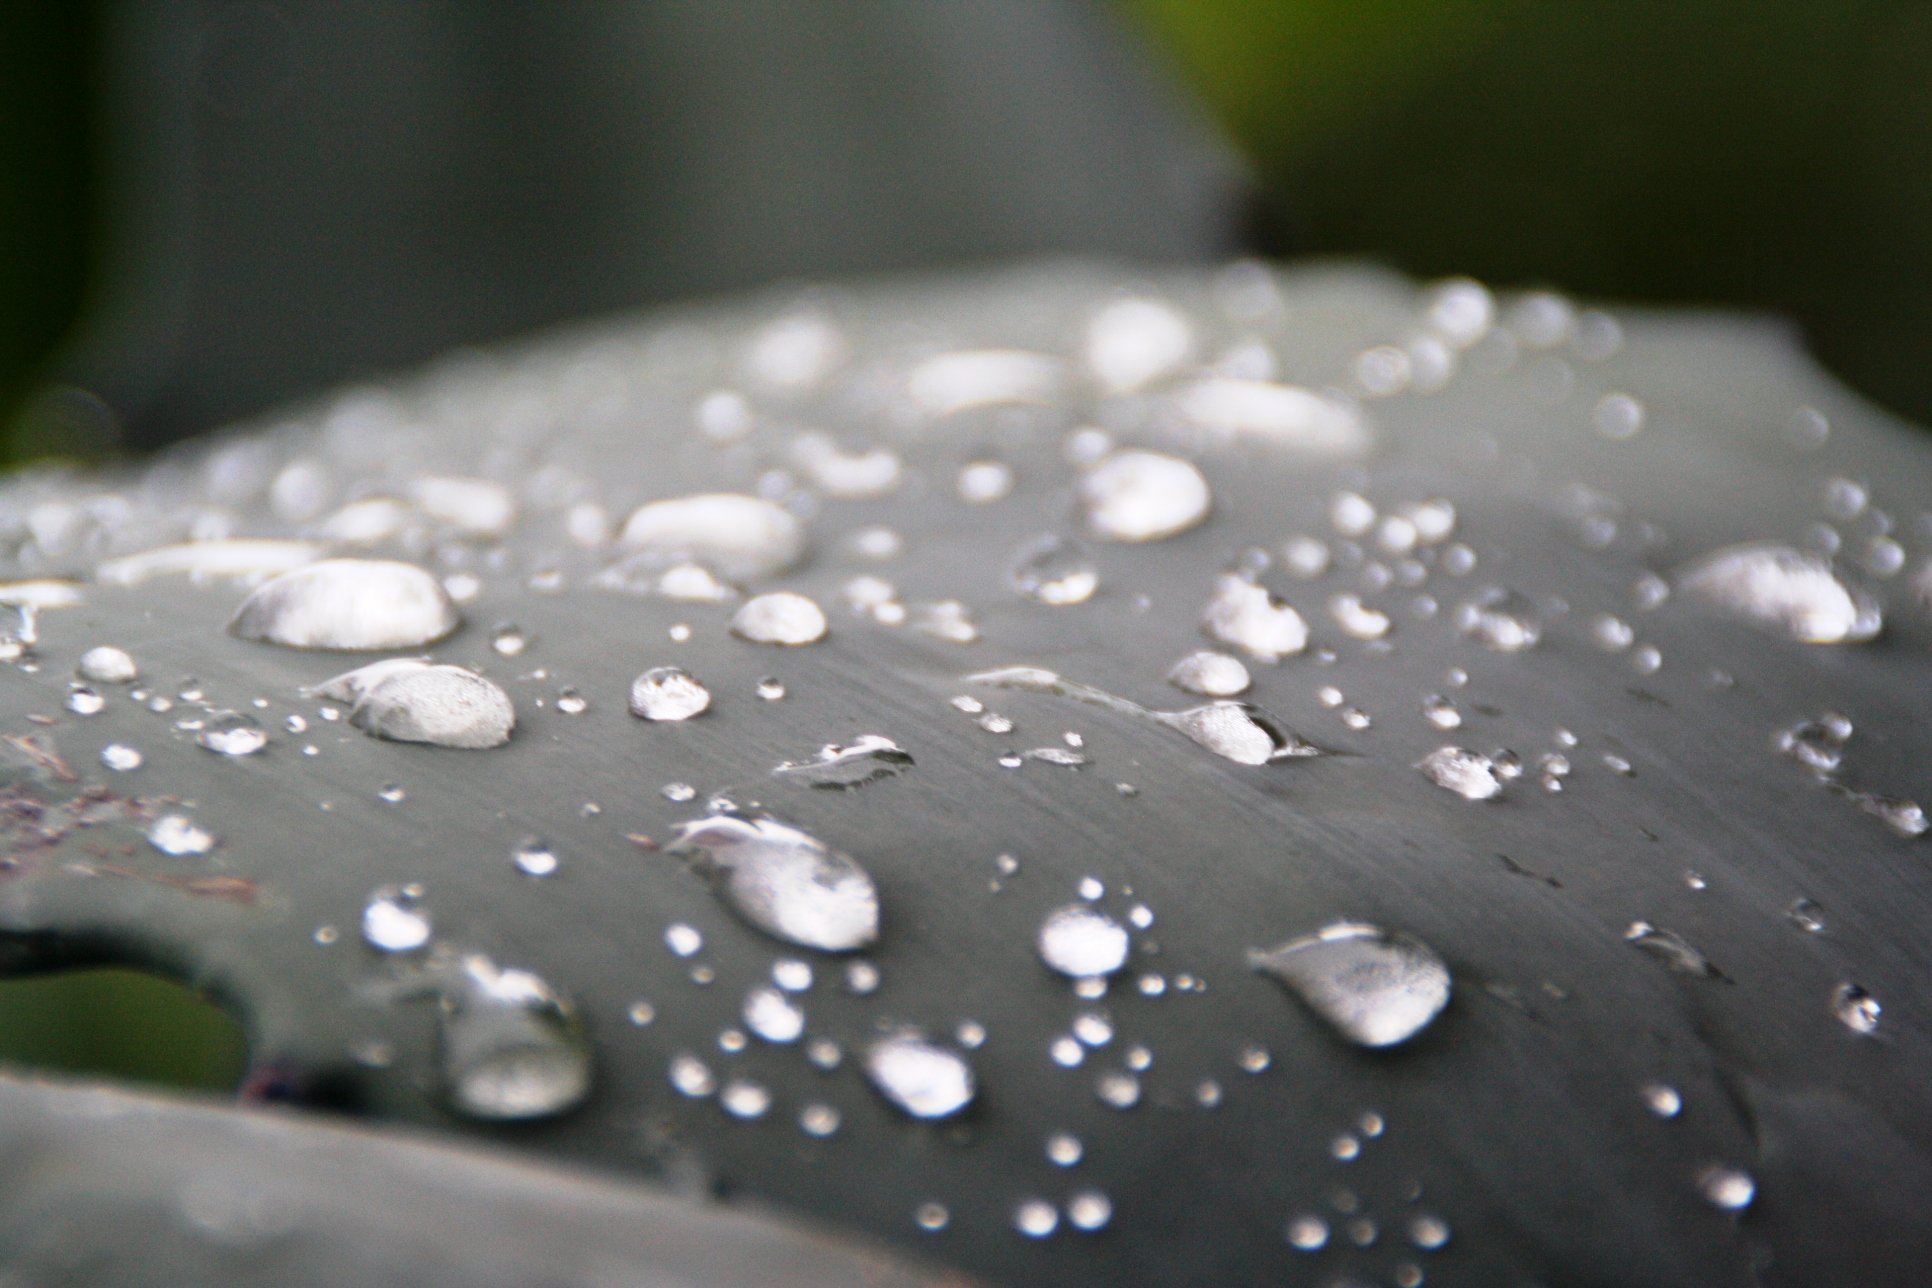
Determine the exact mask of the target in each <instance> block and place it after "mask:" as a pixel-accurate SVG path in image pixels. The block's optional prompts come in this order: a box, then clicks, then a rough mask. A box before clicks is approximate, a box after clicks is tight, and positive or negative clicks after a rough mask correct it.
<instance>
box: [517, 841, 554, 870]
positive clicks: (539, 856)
mask: <svg viewBox="0 0 1932 1288" xmlns="http://www.w3.org/2000/svg"><path fill="white" fill-rule="evenodd" d="M510 862H511V863H512V864H514V865H515V867H516V870H517V871H519V872H521V873H523V875H524V876H526V877H547V876H549V875H550V874H551V873H552V872H555V871H556V870H557V852H556V851H555V850H553V849H551V848H550V847H549V846H548V845H547V844H545V843H544V841H543V840H542V839H541V838H539V837H535V836H528V837H525V838H524V839H523V840H521V841H519V842H518V843H517V846H516V848H515V849H513V850H511V851H510Z"/></svg>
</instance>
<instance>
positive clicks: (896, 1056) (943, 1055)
mask: <svg viewBox="0 0 1932 1288" xmlns="http://www.w3.org/2000/svg"><path fill="white" fill-rule="evenodd" d="M865 1073H866V1076H867V1077H868V1078H870V1079H871V1080H872V1085H873V1086H874V1087H876V1088H878V1090H879V1092H880V1094H882V1095H883V1096H885V1097H886V1099H888V1100H890V1101H891V1102H892V1103H893V1104H895V1105H897V1106H898V1107H899V1108H901V1109H903V1110H905V1111H906V1112H907V1113H908V1114H911V1115H912V1116H913V1117H914V1118H924V1119H937V1118H949V1117H951V1116H952V1115H954V1114H957V1113H959V1112H960V1111H961V1110H963V1109H965V1108H966V1106H967V1105H968V1104H970V1103H972V1099H973V1094H974V1084H973V1070H972V1066H970V1065H968V1064H967V1063H966V1059H965V1057H964V1056H962V1055H960V1054H959V1053H958V1052H957V1051H954V1050H952V1049H951V1048H949V1047H944V1046H941V1045H939V1044H938V1043H936V1042H932V1041H929V1040H928V1039H926V1038H924V1037H922V1036H920V1035H919V1034H917V1033H915V1032H912V1031H909V1030H908V1031H901V1032H899V1033H895V1034H891V1035H889V1036H887V1037H883V1038H880V1039H879V1040H877V1041H876V1042H874V1043H872V1045H871V1046H869V1047H867V1048H866V1052H865Z"/></svg>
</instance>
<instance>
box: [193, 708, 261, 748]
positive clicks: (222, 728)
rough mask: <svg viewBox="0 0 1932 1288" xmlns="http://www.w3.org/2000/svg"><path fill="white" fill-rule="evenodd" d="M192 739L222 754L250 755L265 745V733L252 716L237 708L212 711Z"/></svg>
mask: <svg viewBox="0 0 1932 1288" xmlns="http://www.w3.org/2000/svg"><path fill="white" fill-rule="evenodd" d="M195 742H196V744H197V745H199V746H202V747H205V748H207V749H208V750H209V751H212V752H215V753H217V754H219V755H223V756H252V755H254V754H255V753H256V752H258V751H260V750H261V749H262V748H264V747H266V746H268V733H267V731H266V730H264V729H263V728H262V724H261V721H259V720H257V719H255V717H254V716H251V715H248V714H246V713H244V712H240V711H216V712H213V713H211V714H210V715H209V717H208V719H207V722H206V723H205V724H204V725H203V726H202V728H201V732H199V733H197V734H196V735H195Z"/></svg>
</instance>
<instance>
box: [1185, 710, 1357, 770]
mask: <svg viewBox="0 0 1932 1288" xmlns="http://www.w3.org/2000/svg"><path fill="white" fill-rule="evenodd" d="M1149 714H1151V715H1152V716H1153V718H1154V719H1155V720H1156V721H1158V722H1159V723H1161V724H1164V725H1166V726H1168V727H1169V728H1170V729H1177V730H1179V731H1180V732H1181V733H1184V734H1186V735H1187V736H1188V737H1189V738H1191V739H1193V740H1194V741H1195V742H1196V743H1198V744H1199V745H1201V746H1203V747H1205V748H1207V749H1208V750H1209V751H1211V752H1213V753H1214V754H1215V755H1217V756H1221V757H1224V758H1226V759H1228V760H1232V761H1234V762H1235V763H1236V764H1239V765H1265V764H1268V763H1270V762H1271V761H1276V760H1293V759H1300V758H1303V757H1307V756H1318V755H1320V754H1321V749H1320V748H1318V747H1316V746H1315V745H1314V744H1313V743H1311V742H1308V741H1307V740H1305V739H1304V738H1302V737H1301V735H1299V734H1297V733H1295V732H1294V731H1293V730H1291V729H1289V728H1287V727H1286V726H1284V725H1282V724H1280V723H1279V722H1278V721H1276V719H1275V718H1274V716H1272V715H1270V714H1269V713H1268V712H1266V711H1263V710H1262V709H1261V708H1260V707H1257V706H1255V705H1254V704H1252V703H1248V702H1210V703H1208V704H1207V705H1206V706H1200V707H1191V708H1189V709H1188V710H1185V711H1155V712H1151V713H1149Z"/></svg>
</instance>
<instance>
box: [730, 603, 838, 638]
mask: <svg viewBox="0 0 1932 1288" xmlns="http://www.w3.org/2000/svg"><path fill="white" fill-rule="evenodd" d="M826 629H827V624H826V620H825V610H824V609H822V608H820V607H819V606H818V605H817V604H816V603H814V602H813V601H812V600H810V599H807V598H806V597H805V596H803V595H800V594H796V593H794V592H792V591H789V590H779V591H773V592H772V593H770V594H767V595H757V596H754V597H753V598H751V599H748V600H746V601H745V603H744V605H743V606H742V607H741V608H739V609H738V611H737V612H736V613H735V614H733V615H732V618H731V633H732V634H733V635H736V636H737V637H738V638H739V639H741V640H749V641H751V642H752V643H754V644H785V645H794V646H795V645H801V644H816V643H817V642H818V641H819V640H822V639H824V638H825V632H826Z"/></svg>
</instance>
